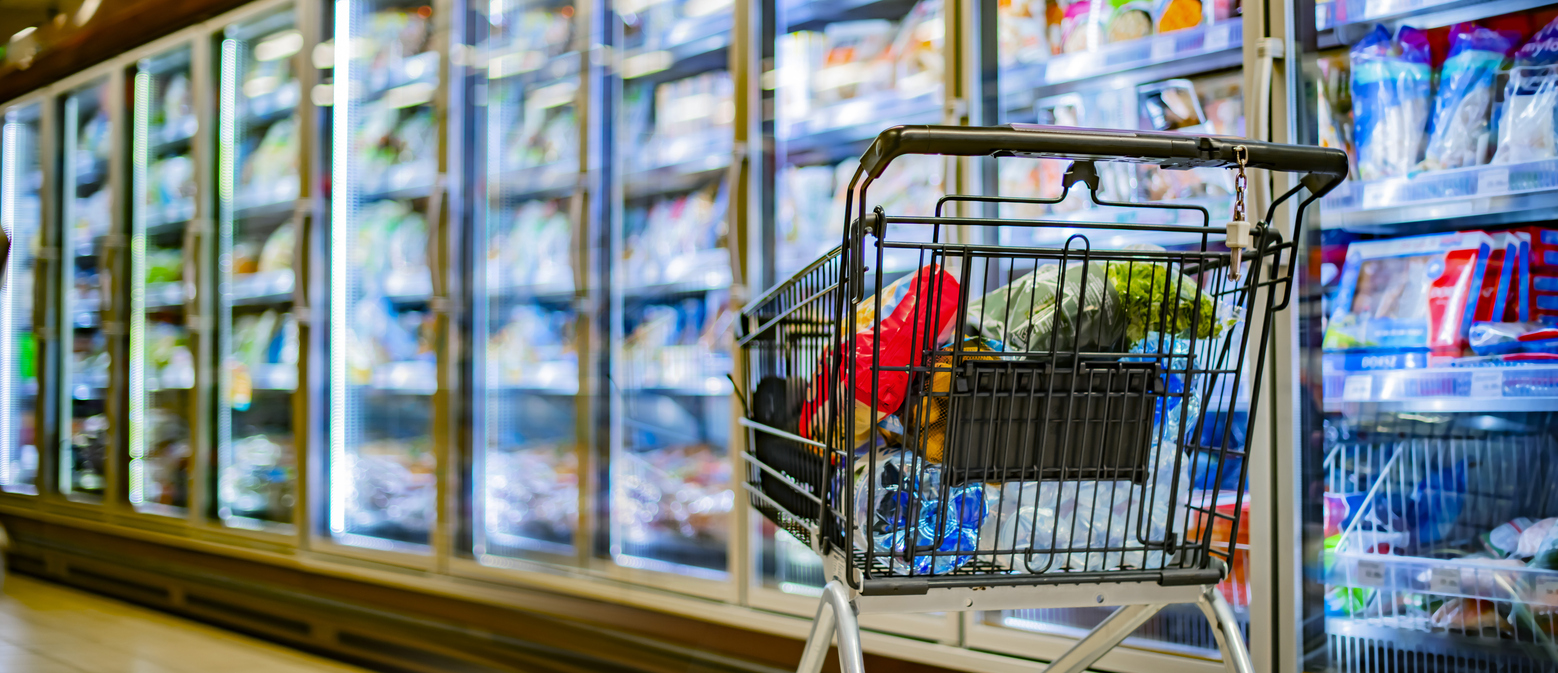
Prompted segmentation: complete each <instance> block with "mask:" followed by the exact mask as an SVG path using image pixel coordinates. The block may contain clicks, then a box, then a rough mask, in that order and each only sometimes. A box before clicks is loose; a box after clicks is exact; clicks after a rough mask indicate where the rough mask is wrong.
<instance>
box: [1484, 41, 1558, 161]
mask: <svg viewBox="0 0 1558 673" xmlns="http://www.w3.org/2000/svg"><path fill="white" fill-rule="evenodd" d="M1554 107H1558V20H1554V21H1553V22H1552V23H1549V24H1547V25H1546V26H1544V27H1543V28H1542V29H1541V30H1539V31H1537V32H1536V34H1535V35H1533V36H1531V40H1530V41H1528V42H1526V43H1525V44H1524V45H1523V46H1521V47H1520V50H1519V51H1517V52H1515V65H1514V67H1513V68H1511V69H1510V71H1509V83H1508V84H1506V85H1505V86H1504V104H1503V105H1502V106H1501V107H1500V108H1499V114H1498V151H1497V152H1496V153H1495V154H1494V155H1493V163H1495V164H1516V163H1521V162H1525V161H1536V160H1538V159H1548V158H1551V157H1554V156H1558V130H1555V127H1554V117H1553V108H1554Z"/></svg>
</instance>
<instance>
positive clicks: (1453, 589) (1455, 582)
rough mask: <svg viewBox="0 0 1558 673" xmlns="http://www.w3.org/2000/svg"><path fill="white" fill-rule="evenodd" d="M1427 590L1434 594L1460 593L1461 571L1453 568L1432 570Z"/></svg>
mask: <svg viewBox="0 0 1558 673" xmlns="http://www.w3.org/2000/svg"><path fill="white" fill-rule="evenodd" d="M1428 588H1429V590H1430V591H1432V592H1434V593H1436V594H1457V595H1459V594H1460V593H1461V571H1459V570H1456V569H1455V568H1434V571H1433V574H1432V575H1430V576H1429V578H1428Z"/></svg>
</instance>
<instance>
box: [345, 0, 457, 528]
mask: <svg viewBox="0 0 1558 673" xmlns="http://www.w3.org/2000/svg"><path fill="white" fill-rule="evenodd" d="M334 9H335V12H334V17H333V27H334V33H333V35H334V37H333V40H332V45H333V48H332V49H331V50H330V52H329V53H331V54H332V55H333V60H332V62H330V63H326V64H324V65H331V66H333V68H332V72H331V73H330V77H331V78H332V84H331V85H330V88H329V89H328V91H329V95H330V100H329V103H330V108H331V133H330V142H331V148H330V152H329V157H330V162H331V166H332V176H331V180H330V229H329V231H330V234H329V250H330V253H329V255H330V256H329V259H330V263H329V283H330V292H329V295H330V304H329V306H330V316H329V325H330V336H329V343H330V346H329V350H330V358H329V362H330V365H329V382H330V384H329V385H330V406H329V423H330V425H329V446H330V451H329V462H328V470H329V475H330V476H329V488H328V493H329V505H328V515H327V519H328V523H327V531H328V533H329V534H330V535H331V536H332V537H333V538H334V539H335V540H336V541H337V542H341V543H344V544H346V545H350V546H358V547H367V548H372V549H381V550H395V551H407V552H415V553H423V554H426V553H429V552H430V549H429V548H428V546H427V545H428V544H429V541H430V539H429V536H430V533H431V531H432V528H433V522H434V517H435V515H436V503H435V497H436V493H437V490H438V489H437V477H436V474H437V469H438V461H437V458H436V455H435V452H434V446H433V407H434V405H433V398H432V395H433V394H434V393H435V392H437V390H438V380H439V376H438V361H437V355H436V353H437V350H436V349H437V347H438V344H439V343H441V342H440V340H439V339H438V337H437V335H436V334H435V331H436V329H437V326H436V317H435V315H434V313H433V310H432V309H433V303H434V302H433V296H434V284H433V275H432V272H431V270H430V266H429V260H430V259H433V258H434V257H435V256H436V253H435V252H434V251H436V250H437V249H438V247H439V244H438V239H437V237H436V235H435V230H436V225H437V222H436V221H432V222H430V220H436V218H437V215H438V213H437V211H438V209H439V208H438V206H439V205H440V204H439V203H437V201H438V199H441V198H443V189H444V185H443V184H442V182H441V180H440V179H439V174H438V170H439V151H440V139H439V123H438V121H437V114H438V113H437V105H436V101H435V98H436V96H437V94H438V91H439V78H440V74H441V72H442V68H443V66H442V64H441V59H440V52H439V51H438V48H437V40H438V39H442V38H441V37H438V36H435V33H434V29H433V26H434V17H433V8H432V7H431V6H430V5H427V4H422V3H420V2H399V1H395V0H387V1H375V0H343V1H342V2H338V3H336V4H335V7H334Z"/></svg>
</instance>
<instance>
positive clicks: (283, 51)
mask: <svg viewBox="0 0 1558 673" xmlns="http://www.w3.org/2000/svg"><path fill="white" fill-rule="evenodd" d="M214 44H215V52H216V53H215V54H213V56H214V61H215V62H216V68H217V72H218V75H217V79H218V81H217V87H218V93H217V120H218V128H217V131H216V134H215V135H216V138H217V148H216V155H217V181H216V183H217V190H216V192H217V193H216V208H217V219H216V224H217V231H216V246H215V247H216V255H217V260H218V261H217V268H216V275H217V276H216V285H217V292H216V297H215V304H216V306H215V316H216V321H215V322H216V325H215V327H216V345H215V346H216V353H217V355H216V357H217V359H218V363H219V364H218V366H217V371H216V386H217V388H216V390H217V392H216V398H217V403H216V405H215V409H216V437H215V447H216V455H215V465H214V468H215V482H214V483H215V495H214V498H213V499H214V501H215V507H216V512H215V514H216V517H217V519H219V520H220V521H222V522H223V523H224V524H226V525H228V526H233V527H239V528H250V529H256V528H257V529H268V528H274V527H276V526H278V525H289V524H291V523H292V521H293V506H294V504H295V503H296V501H297V470H298V452H297V448H296V447H297V439H296V435H295V434H294V432H295V427H296V424H295V422H294V410H295V407H294V406H293V396H294V395H295V394H296V393H297V390H298V381H299V373H300V372H299V361H300V356H301V351H302V349H303V348H304V347H303V346H302V345H301V343H300V340H301V338H300V330H299V325H298V319H297V315H296V306H297V302H296V296H297V293H298V292H300V291H301V288H300V287H299V283H298V273H297V271H298V266H299V261H300V260H301V259H302V256H301V245H300V243H299V241H298V231H297V230H298V225H297V219H298V218H297V212H298V207H297V204H298V197H299V194H300V192H301V189H300V188H301V181H300V178H299V163H300V161H301V160H302V153H303V148H302V141H301V138H300V135H299V130H300V126H301V124H302V123H303V120H302V119H301V116H300V115H299V112H298V108H299V105H300V104H301V103H302V96H303V94H304V92H303V91H302V90H301V88H302V85H301V80H300V79H299V75H300V73H301V67H300V66H299V63H300V62H301V61H302V58H303V46H304V38H303V34H302V33H301V32H300V31H299V30H298V28H297V26H296V19H295V16H294V10H293V9H292V8H291V7H289V6H283V7H279V8H276V9H274V10H271V11H268V12H264V13H262V14H260V15H258V16H254V17H251V18H247V19H244V20H242V21H239V22H235V23H232V24H230V25H228V26H226V27H224V28H223V29H222V30H221V31H220V33H219V34H218V35H217V36H216V38H215V40H214Z"/></svg>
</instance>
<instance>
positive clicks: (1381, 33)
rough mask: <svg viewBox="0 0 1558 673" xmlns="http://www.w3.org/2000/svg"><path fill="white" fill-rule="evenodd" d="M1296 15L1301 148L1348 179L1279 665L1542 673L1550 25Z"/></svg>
mask: <svg viewBox="0 0 1558 673" xmlns="http://www.w3.org/2000/svg"><path fill="white" fill-rule="evenodd" d="M1296 7H1297V10H1296V11H1297V12H1298V13H1297V15H1296V16H1295V17H1294V18H1295V20H1296V21H1297V22H1299V24H1300V25H1301V26H1304V27H1305V30H1302V31H1299V34H1300V35H1304V36H1306V37H1305V39H1306V42H1305V43H1304V44H1302V45H1300V46H1301V47H1302V48H1303V50H1304V51H1303V60H1302V65H1303V71H1302V77H1303V78H1304V81H1303V83H1302V86H1301V88H1300V91H1302V92H1303V93H1304V94H1305V95H1304V96H1302V97H1297V96H1295V100H1296V101H1298V102H1297V103H1296V105H1297V106H1298V109H1297V110H1295V111H1294V116H1295V117H1296V118H1297V119H1298V120H1300V134H1301V139H1302V140H1304V141H1306V142H1310V143H1315V144H1323V145H1327V146H1331V147H1341V148H1345V149H1346V150H1347V151H1348V153H1349V154H1350V155H1351V157H1352V159H1353V167H1352V170H1353V175H1352V179H1351V180H1349V181H1348V183H1346V184H1344V185H1343V186H1342V188H1341V189H1338V190H1337V191H1335V192H1333V193H1332V194H1331V195H1329V196H1327V197H1326V198H1325V199H1324V200H1323V201H1322V202H1321V211H1320V218H1319V219H1320V222H1319V224H1320V226H1319V227H1317V229H1318V231H1317V232H1316V233H1315V234H1313V235H1312V236H1310V237H1309V240H1307V241H1306V244H1307V254H1308V255H1309V263H1308V264H1307V265H1305V267H1306V268H1307V269H1308V271H1309V273H1308V277H1307V278H1306V282H1305V284H1304V285H1303V286H1302V287H1303V290H1304V291H1303V294H1302V297H1303V299H1304V302H1305V304H1304V306H1303V307H1302V312H1301V315H1302V316H1303V322H1302V323H1301V325H1300V328H1299V337H1300V339H1301V343H1302V345H1303V346H1304V352H1303V353H1304V356H1305V357H1304V359H1303V360H1302V369H1301V370H1300V373H1301V376H1302V379H1301V381H1302V384H1301V385H1300V386H1298V388H1297V390H1296V391H1295V394H1296V395H1297V396H1298V398H1297V400H1296V401H1295V402H1294V403H1293V405H1292V407H1293V409H1294V410H1296V411H1301V412H1302V414H1303V416H1302V420H1303V425H1301V426H1300V427H1299V428H1298V433H1297V436H1298V437H1300V438H1303V439H1304V440H1306V443H1305V444H1303V445H1302V447H1301V451H1300V452H1299V453H1298V454H1297V455H1296V456H1295V459H1294V460H1295V462H1294V465H1295V466H1296V467H1300V468H1301V469H1302V474H1303V482H1302V483H1301V484H1300V485H1299V486H1300V488H1299V491H1298V492H1299V493H1301V494H1303V497H1304V500H1303V501H1302V502H1299V503H1293V504H1294V505H1295V506H1296V508H1297V510H1298V512H1299V513H1300V515H1299V516H1301V517H1302V518H1301V519H1300V521H1299V523H1300V524H1301V528H1300V530H1302V532H1303V535H1304V545H1303V550H1304V555H1303V563H1304V565H1303V578H1304V586H1303V591H1302V593H1301V595H1300V596H1297V597H1295V598H1294V599H1293V600H1294V601H1295V602H1296V603H1299V604H1301V605H1302V607H1303V612H1302V618H1303V622H1302V629H1303V640H1302V641H1301V644H1302V645H1303V646H1304V650H1303V652H1302V658H1301V659H1299V660H1298V661H1287V662H1283V665H1284V666H1286V667H1288V668H1290V669H1291V670H1309V671H1359V672H1362V671H1369V672H1371V673H1373V672H1379V673H1395V672H1398V671H1413V672H1422V673H1438V672H1448V671H1472V670H1487V671H1494V670H1497V671H1550V670H1554V668H1555V667H1558V533H1555V526H1554V524H1555V523H1558V490H1555V487H1554V484H1555V483H1558V460H1555V456H1558V451H1555V449H1558V425H1555V420H1558V367H1555V366H1554V363H1555V360H1558V347H1555V344H1558V339H1555V336H1558V331H1555V329H1554V325H1558V310H1555V309H1558V302H1555V301H1554V299H1555V298H1558V295H1555V294H1553V291H1554V290H1555V289H1558V229H1554V228H1553V224H1552V220H1553V215H1552V213H1553V210H1552V208H1553V206H1554V205H1558V189H1555V188H1554V185H1558V153H1555V151H1554V147H1555V145H1554V143H1553V142H1552V138H1553V134H1554V127H1553V124H1552V121H1551V119H1552V112H1553V109H1554V107H1555V106H1554V104H1553V87H1552V82H1553V81H1554V80H1553V77H1554V73H1553V72H1552V70H1553V66H1552V64H1551V59H1550V58H1548V57H1547V55H1548V54H1549V53H1550V48H1551V44H1552V42H1551V40H1552V36H1553V35H1554V34H1555V32H1558V4H1554V3H1550V2H1512V3H1465V2H1439V1H1434V0H1425V1H1421V2H1412V3H1399V2H1383V1H1379V0H1334V1H1332V2H1319V3H1313V4H1310V3H1298V4H1297V5H1296ZM1435 81H1437V86H1435V85H1434V83H1435Z"/></svg>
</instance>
